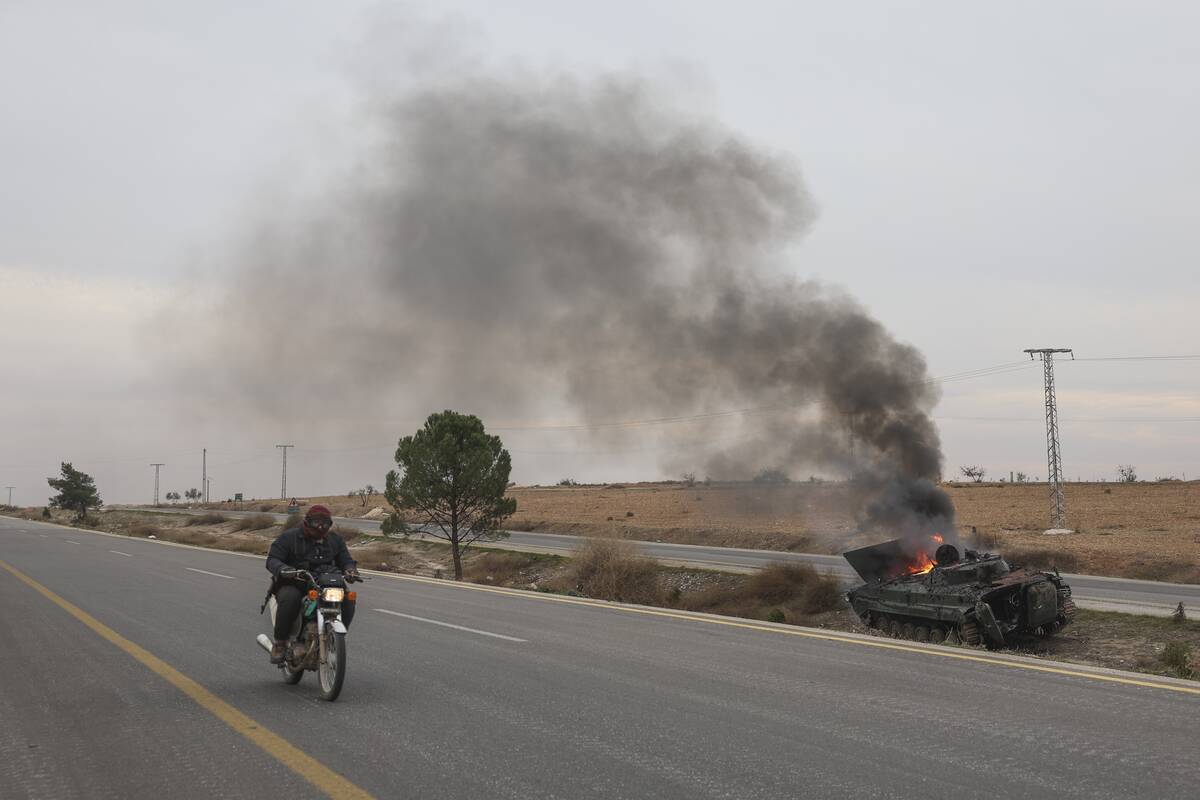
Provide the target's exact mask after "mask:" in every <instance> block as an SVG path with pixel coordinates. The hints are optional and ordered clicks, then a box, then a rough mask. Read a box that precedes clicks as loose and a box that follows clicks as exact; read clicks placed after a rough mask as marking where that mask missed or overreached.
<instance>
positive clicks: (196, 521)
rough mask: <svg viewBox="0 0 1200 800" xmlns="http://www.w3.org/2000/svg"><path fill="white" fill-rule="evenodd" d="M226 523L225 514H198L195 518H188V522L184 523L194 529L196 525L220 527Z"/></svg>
mask: <svg viewBox="0 0 1200 800" xmlns="http://www.w3.org/2000/svg"><path fill="white" fill-rule="evenodd" d="M225 521H226V517H225V515H224V514H216V513H211V514H197V515H195V516H193V517H188V519H187V522H185V523H183V524H184V525H185V526H186V527H189V528H191V527H194V526H196V525H220V524H221V523H222V522H225Z"/></svg>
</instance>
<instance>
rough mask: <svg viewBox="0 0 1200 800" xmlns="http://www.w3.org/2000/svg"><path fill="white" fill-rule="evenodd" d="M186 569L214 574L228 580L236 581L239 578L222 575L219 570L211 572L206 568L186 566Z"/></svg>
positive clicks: (204, 573)
mask: <svg viewBox="0 0 1200 800" xmlns="http://www.w3.org/2000/svg"><path fill="white" fill-rule="evenodd" d="M184 569H186V570H189V571H191V572H199V573H200V574H201V575H212V576H213V577H214V578H224V579H225V580H227V581H236V580H237V578H235V577H233V576H232V575H222V574H221V573H219V572H209V571H208V570H206V569H196V568H195V567H184Z"/></svg>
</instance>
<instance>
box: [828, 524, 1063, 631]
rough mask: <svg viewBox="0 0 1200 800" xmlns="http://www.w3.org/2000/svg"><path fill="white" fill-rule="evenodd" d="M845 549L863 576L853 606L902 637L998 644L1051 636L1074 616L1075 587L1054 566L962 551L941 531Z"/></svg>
mask: <svg viewBox="0 0 1200 800" xmlns="http://www.w3.org/2000/svg"><path fill="white" fill-rule="evenodd" d="M935 546H936V547H937V549H936V551H935V552H934V555H933V558H932V559H931V558H930V557H929V555H928V550H929V549H932V548H933V547H935ZM843 555H844V556H845V558H846V560H847V561H849V562H850V566H852V567H854V570H855V571H856V572H857V573H858V574H859V576H860V577H861V578H862V579H863V580H864V581H866V583H864V584H863V585H862V586H859V587H857V588H855V589H852V590H850V591H849V592H847V593H846V599H847V600H849V601H850V605H851V607H852V608H853V609H854V612H855V613H856V614H858V616H859V618H860V619H862V621H863V622H864V623H865V624H866V625H868V626H869V627H872V628H878V629H880V630H882V631H884V632H885V633H888V634H890V635H891V636H893V637H895V638H898V639H914V640H916V641H921V642H935V643H937V642H942V641H951V642H954V641H961V642H963V643H964V644H971V645H974V644H979V643H980V642H984V643H985V644H987V646H988V647H989V648H993V649H994V648H999V647H1003V646H1004V644H1005V642H1006V641H1008V640H1010V637H1013V636H1016V635H1022V634H1032V635H1037V636H1051V635H1053V634H1055V633H1057V632H1058V631H1059V630H1060V629H1061V628H1062V627H1063V626H1064V625H1067V624H1068V623H1070V622H1071V620H1072V618H1073V617H1074V616H1075V603H1074V601H1072V600H1071V587H1070V586H1068V585H1067V584H1066V582H1064V581H1063V579H1062V577H1061V576H1060V575H1059V574H1058V573H1057V571H1055V572H1052V573H1051V572H1039V571H1035V570H1030V569H1026V568H1024V567H1012V566H1010V565H1009V564H1008V562H1006V561H1005V560H1004V559H1003V558H1001V557H1000V556H998V555H993V554H991V553H977V552H975V551H974V550H967V551H966V553H965V557H962V556H960V554H959V550H958V548H957V547H955V546H954V545H952V544H941V537H940V536H934V537H933V538H932V540H930V541H928V542H920V541H917V542H914V541H912V540H903V539H894V540H892V541H890V542H883V543H882V544H876V545H871V546H870V547H862V548H859V549H857V550H851V551H850V552H848V553H844V554H843Z"/></svg>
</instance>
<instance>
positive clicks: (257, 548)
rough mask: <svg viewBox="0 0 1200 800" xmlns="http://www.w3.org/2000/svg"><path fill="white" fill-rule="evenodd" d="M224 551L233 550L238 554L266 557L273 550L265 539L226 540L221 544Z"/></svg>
mask: <svg viewBox="0 0 1200 800" xmlns="http://www.w3.org/2000/svg"><path fill="white" fill-rule="evenodd" d="M221 547H222V549H225V550H233V551H234V552H237V553H257V554H258V555H261V556H265V555H266V554H267V551H268V550H270V549H271V543H270V542H269V541H267V540H265V539H232V538H231V539H226V540H222V542H221Z"/></svg>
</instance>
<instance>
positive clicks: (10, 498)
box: [4, 478, 1187, 506]
mask: <svg viewBox="0 0 1200 800" xmlns="http://www.w3.org/2000/svg"><path fill="white" fill-rule="evenodd" d="M1184 480H1185V481H1186V480H1187V478H1184ZM4 488H5V489H8V504H9V505H10V506H11V505H12V490H13V489H15V488H17V487H15V486H5V487H4Z"/></svg>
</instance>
